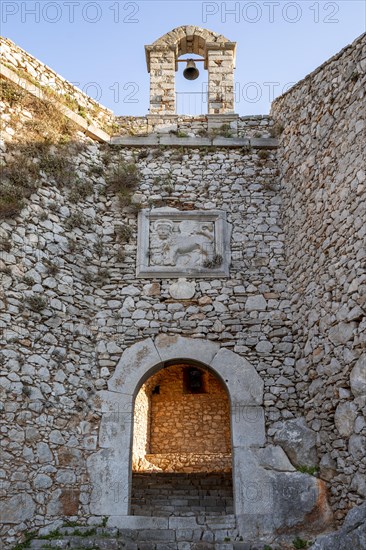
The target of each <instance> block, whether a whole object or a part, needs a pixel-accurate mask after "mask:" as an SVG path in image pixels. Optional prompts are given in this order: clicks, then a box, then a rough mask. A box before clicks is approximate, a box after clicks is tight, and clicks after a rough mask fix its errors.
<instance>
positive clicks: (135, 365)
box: [87, 334, 327, 537]
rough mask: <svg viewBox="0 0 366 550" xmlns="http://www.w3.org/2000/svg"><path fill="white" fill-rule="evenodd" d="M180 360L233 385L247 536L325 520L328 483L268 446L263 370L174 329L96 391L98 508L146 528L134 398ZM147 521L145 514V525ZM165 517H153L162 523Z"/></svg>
mask: <svg viewBox="0 0 366 550" xmlns="http://www.w3.org/2000/svg"><path fill="white" fill-rule="evenodd" d="M173 360H174V361H175V360H186V361H193V362H198V363H202V364H203V365H206V366H207V367H208V368H210V369H211V370H212V371H213V372H214V373H215V374H216V375H217V377H218V378H219V379H221V381H222V382H223V384H224V385H225V387H226V388H227V392H228V395H229V398H230V404H231V411H230V414H231V437H232V463H233V474H232V475H233V486H234V508H235V517H236V524H237V527H238V529H239V530H240V533H241V534H242V535H243V536H245V537H251V536H258V534H261V535H262V534H263V535H264V534H266V533H274V532H275V531H276V530H277V529H282V528H286V529H288V528H293V527H296V526H297V525H300V524H302V523H303V522H304V521H305V522H307V521H308V520H307V518H308V517H309V518H310V517H314V518H317V519H316V520H314V521H315V523H316V522H317V521H318V520H319V521H321V522H324V521H325V518H326V514H327V507H326V499H325V496H324V495H325V489H324V484H322V482H321V481H320V480H319V479H316V478H313V477H312V476H309V475H306V474H301V473H299V472H297V471H296V470H295V468H294V467H293V466H292V465H291V463H290V462H289V461H288V458H287V456H286V455H285V453H284V452H283V450H282V449H281V448H280V447H273V446H271V445H269V446H265V443H266V438H265V423H264V411H263V408H262V400H263V381H262V379H261V377H260V376H259V375H258V373H257V371H256V370H255V368H254V367H253V366H252V365H251V364H250V363H249V362H248V361H247V360H246V359H244V358H243V357H241V356H239V355H238V354H236V353H234V352H232V351H230V350H228V349H226V348H221V347H220V346H219V344H217V343H215V342H211V341H206V340H203V339H197V338H185V337H182V336H178V335H167V334H161V335H159V336H157V337H156V338H155V340H152V339H151V338H147V339H145V340H141V341H140V342H138V343H136V344H134V345H132V346H131V347H129V348H127V349H126V350H125V351H124V352H123V354H122V357H121V359H120V360H119V362H118V364H117V367H116V370H115V373H114V374H113V376H112V377H111V379H110V380H109V382H108V390H103V391H100V392H98V393H97V394H96V396H95V400H94V409H95V410H96V411H99V412H100V413H101V416H102V418H101V423H100V427H99V437H98V447H97V450H96V452H94V453H93V454H91V455H90V456H89V458H88V460H87V469H88V473H89V480H90V484H91V496H90V504H89V509H90V513H91V514H93V515H95V516H109V520H108V525H109V526H117V527H129V526H130V527H132V528H135V527H136V525H140V524H139V523H138V519H137V520H136V516H130V515H129V512H130V491H131V480H132V467H131V460H132V445H133V439H132V434H133V410H134V399H135V396H136V394H137V391H138V389H139V388H140V386H141V384H143V382H144V381H145V380H147V379H148V378H149V377H150V376H151V375H152V374H153V373H155V372H157V371H158V370H159V369H161V368H162V367H163V366H164V364H165V363H166V362H170V361H173ZM288 495H290V496H291V499H290V500H289V499H288ZM140 519H141V518H140ZM147 520H148V518H143V522H144V524H145V523H146V521H147ZM158 520H159V521H160V519H159V518H150V520H149V521H150V522H151V525H155V523H156V522H158ZM164 521H165V523H164ZM164 521H163V520H161V524H162V525H163V524H164V525H166V527H165V528H167V525H168V520H164ZM309 521H310V520H309ZM154 522H155V523H154ZM169 522H170V520H169ZM169 525H170V523H169Z"/></svg>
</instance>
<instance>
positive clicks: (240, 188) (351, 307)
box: [0, 39, 365, 541]
mask: <svg viewBox="0 0 366 550" xmlns="http://www.w3.org/2000/svg"><path fill="white" fill-rule="evenodd" d="M363 43H364V42H363V40H361V39H360V40H359V41H357V42H356V43H355V44H354V45H353V46H352V47H350V48H348V49H346V50H344V51H343V52H341V54H340V55H339V57H337V58H335V59H333V60H331V61H330V62H329V63H327V64H325V65H324V66H323V67H322V68H321V72H319V73H317V72H315V73H314V74H313V75H310V76H309V77H307V79H305V80H304V81H303V82H302V83H299V84H298V85H297V86H295V87H294V88H293V89H292V90H290V91H289V92H288V93H287V94H286V95H285V96H283V97H282V98H280V99H279V100H277V101H276V102H275V104H274V106H273V113H272V116H273V120H274V121H275V125H276V126H277V127H279V126H283V127H284V129H283V132H282V136H281V142H280V146H279V149H278V152H276V150H275V149H273V148H272V146H271V148H266V147H263V146H262V148H255V147H253V148H250V147H249V148H248V147H243V148H240V147H227V146H222V147H215V149H214V150H212V147H207V146H206V147H192V148H189V147H181V148H180V147H167V146H164V147H162V146H140V147H139V146H138V145H137V146H134V147H125V146H115V147H113V146H112V147H111V146H108V150H106V146H101V145H99V144H96V143H93V142H92V141H91V140H90V139H87V138H85V137H83V136H82V135H81V134H79V135H78V137H77V140H80V141H83V142H84V144H85V145H86V147H85V148H84V149H82V150H81V151H79V152H77V153H76V154H75V156H74V162H75V165H76V167H77V171H78V175H79V178H80V180H81V181H88V182H91V183H92V191H91V192H90V193H89V194H88V195H87V196H86V197H84V196H83V197H82V198H81V199H80V200H78V201H77V202H76V203H75V202H71V201H70V196H69V191H68V190H67V189H65V188H63V187H62V186H59V185H57V183H56V182H55V179H54V178H52V177H49V176H47V175H45V176H44V177H43V179H42V182H41V186H40V187H39V188H38V190H36V191H35V192H34V193H33V194H32V195H31V197H30V200H28V201H27V203H26V205H25V207H24V208H23V210H22V212H21V214H20V215H18V216H16V217H13V218H12V219H5V220H4V221H2V222H1V225H0V228H1V229H0V237H1V239H2V243H10V246H9V245H8V244H6V246H4V245H3V250H2V251H1V253H0V254H1V257H0V270H1V279H2V281H1V283H2V289H3V290H2V294H1V297H0V299H1V307H2V326H1V346H2V352H1V387H2V392H3V398H2V407H3V409H2V410H3V415H2V419H1V422H2V435H3V443H2V451H1V452H2V457H3V459H4V466H3V468H2V470H1V476H2V480H3V481H2V487H1V489H2V494H1V496H2V498H3V499H4V508H3V510H4V511H5V512H4V518H5V520H4V522H5V523H4V526H3V527H2V531H1V535H2V537H3V539H4V540H8V541H9V540H11V539H13V540H14V539H15V537H16V536H17V534H19V533H20V532H22V531H24V529H25V528H27V529H31V528H39V527H43V526H44V525H47V524H53V525H54V526H55V525H56V526H57V520H58V519H60V518H62V517H64V516H65V515H68V516H70V518H71V519H76V518H79V519H80V518H88V516H89V515H90V512H89V505H90V486H89V485H88V473H87V469H86V460H87V458H88V456H90V455H91V454H92V453H93V452H95V449H96V448H97V446H98V431H99V424H100V414H99V413H98V412H97V407H95V406H94V403H93V399H94V396H95V393H96V392H97V391H99V390H103V389H106V387H107V380H108V379H109V378H110V376H111V375H112V374H113V372H114V369H115V367H116V364H117V363H118V361H119V359H120V357H121V353H122V352H123V350H124V349H126V347H128V346H130V345H131V344H133V343H135V342H138V341H139V340H141V339H142V338H146V337H152V338H154V337H155V336H156V335H157V334H160V333H173V334H181V335H184V336H190V337H194V338H205V339H209V340H214V341H217V342H218V343H219V344H220V345H221V346H223V347H227V348H228V349H231V350H233V351H235V352H236V353H238V354H240V355H242V356H243V357H245V358H246V359H248V360H249V361H250V362H251V363H252V364H253V366H254V367H255V368H256V370H257V372H258V373H259V374H260V376H261V377H262V379H263V381H264V385H265V394H264V407H265V415H266V424H267V435H268V437H269V441H275V442H276V441H279V440H280V439H281V433H282V432H281V428H283V424H280V423H281V422H287V421H291V420H292V419H295V418H296V417H299V416H303V415H305V417H306V420H307V423H308V426H309V427H310V428H311V429H312V430H313V431H314V432H315V435H314V434H313V436H314V437H313V439H312V441H314V442H316V444H317V449H318V458H319V459H320V466H321V467H320V476H321V477H322V478H323V479H326V480H327V481H328V484H329V488H330V495H331V504H332V506H333V509H334V511H335V512H336V517H337V518H341V517H342V516H343V515H344V513H345V512H346V511H347V510H348V508H349V507H350V506H353V505H354V504H357V503H359V502H360V501H361V497H362V496H364V494H365V493H364V491H365V489H364V485H362V479H363V478H362V474H363V472H364V470H363V468H364V465H363V464H362V461H363V460H364V458H363V457H362V456H361V450H362V445H364V439H362V438H363V437H364V435H363V434H364V431H365V420H364V418H363V416H362V407H364V406H365V403H364V393H365V387H364V382H363V378H362V376H363V375H362V372H363V371H362V368H364V364H363V363H362V356H361V347H362V342H363V339H364V336H363V335H364V332H365V330H364V326H363V324H362V319H361V317H362V315H364V307H365V304H364V302H363V301H362V290H363V286H364V285H363V281H364V277H365V269H364V265H365V264H364V255H363V254H364V252H363V250H364V249H363V248H362V246H361V242H362V239H364V238H365V237H364V224H362V222H361V220H362V219H364V213H362V207H364V202H362V200H363V201H364V195H365V190H364V186H363V180H362V178H363V177H364V173H363V172H362V166H361V161H360V159H362V151H361V145H360V143H361V142H360V141H359V142H358V141H357V140H361V136H362V132H364V130H363V126H362V121H360V110H359V109H357V104H358V102H361V99H362V93H364V92H363V88H362V86H361V78H362V72H361V71H363V73H364V69H365V67H364V66H363V65H362V61H361V53H360V52H361V51H362V48H364V46H363ZM350 65H352V66H353V65H354V68H353V70H352V72H350V74H349V78H348V79H347V80H345V78H344V74H343V72H342V73H341V76H339V67H341V68H342V71H343V67H347V69H345V70H347V71H348V67H349V66H350ZM356 72H357V75H359V76H358V77H357V78H356V76H357V75H356V74H355V73H356ZM347 74H348V73H347ZM335 76H336V77H337V78H338V80H337V87H338V90H339V88H340V87H341V90H340V91H339V95H335V98H334V99H333V100H331V99H330V98H329V101H328V102H327V103H324V104H322V103H321V102H320V101H319V99H318V97H317V95H316V94H317V89H318V86H322V87H326V86H327V85H328V84H327V83H329V86H331V81H332V80H333V82H334V77H335ZM318 81H319V84H318ZM321 90H322V91H321V92H319V94H320V95H321V97H322V99H324V98H326V97H327V95H326V93H324V90H323V88H321ZM306 93H307V94H308V96H307V97H308V98H309V103H308V104H307V107H304V94H306ZM352 99H353V101H351V100H352ZM2 106H3V107H4V113H5V120H6V133H5V138H6V139H5V143H2V145H1V150H2V159H3V161H4V162H5V163H7V162H9V159H10V158H11V154H9V144H10V143H12V144H13V145H14V144H16V143H17V139H18V130H19V124H20V125H21V124H22V121H24V120H26V119H27V118H28V114H27V113H24V112H19V109H18V110H17V107H16V106H14V105H12V104H10V103H9V102H7V101H6V100H3V101H2ZM330 106H331V107H330ZM329 108H332V109H334V114H333V116H332V117H331V115H330V114H329V113H328V109H329ZM345 109H347V116H346V114H345V112H344V110H345ZM310 116H311V120H310ZM297 117H298V118H297ZM315 117H316V118H315ZM322 117H323V118H322ZM126 120H128V124H129V125H130V127H132V128H133V127H134V121H133V120H131V119H125V122H126ZM146 120H147V119H146ZM222 120H223V122H222V124H227V121H226V120H225V118H224V117H223V119H222ZM241 120H243V121H244V122H243V125H242V129H243V128H244V129H243V133H242V134H241V136H243V135H248V134H247V133H246V132H247V131H248V132H249V135H250V128H255V129H254V130H253V132H260V133H261V132H262V129H261V128H264V130H263V132H264V134H262V137H266V135H268V136H269V135H271V134H270V132H269V131H268V128H269V127H270V126H273V120H271V119H269V118H267V117H260V118H258V119H256V120H255V119H253V118H250V119H246V118H245V117H241V118H240V119H239V121H238V120H231V121H230V122H229V124H230V126H231V128H232V129H233V130H234V132H235V131H236V130H235V124H237V125H238V124H240V121H241ZM141 121H142V122H143V124H142V126H144V125H145V126H144V127H145V130H144V131H143V133H149V131H150V130H149V129H148V128H147V129H146V122H145V119H138V120H137V122H136V126H137V128H138V129H137V131H135V130H132V132H131V133H141V132H140V130H139V128H141ZM315 121H316V122H315ZM250 122H252V124H250ZM257 122H258V123H259V124H258V126H259V128H256V127H255V124H256V123H257ZM320 122H321V124H320ZM119 123H120V121H119ZM163 123H164V118H161V121H160V123H158V124H163ZM176 123H177V120H176V118H175V119H174V120H173V122H172V124H176ZM178 123H180V121H179V120H178ZM182 123H183V124H184V125H185V130H181V129H180V128H178V126H177V130H175V128H173V131H187V132H190V126H189V121H188V120H187V119H184V120H183V121H182ZM208 123H209V120H208V119H206V118H205V119H204V121H203V123H202V121H201V122H200V123H199V125H198V129H199V130H200V129H201V124H203V125H204V126H205V125H206V124H207V125H208ZM316 123H319V124H316ZM312 125H314V126H312ZM346 125H349V126H346ZM153 126H154V125H153ZM216 127H217V124H216ZM207 128H208V126H207ZM219 128H220V126H219ZM237 128H238V126H237ZM204 130H205V128H204ZM356 131H357V132H356ZM163 132H164V130H163ZM196 132H197V125H196V121H195V120H192V133H193V134H196ZM266 132H268V133H267V134H266ZM316 132H318V135H316ZM239 135H240V134H239ZM252 135H253V136H254V134H252ZM254 137H260V136H259V135H256V136H254ZM330 140H331V141H330ZM358 144H359V145H358ZM315 146H316V147H317V151H318V152H316V151H314V154H310V155H308V154H306V155H305V153H304V152H305V151H306V148H309V147H315ZM20 149H21V148H20ZM316 154H317V155H321V157H316ZM277 155H278V158H277ZM302 155H304V158H302ZM299 159H300V161H299ZM278 160H279V162H278ZM320 160H322V162H323V168H322V172H321V173H319V172H316V167H317V166H318V163H319V161H320ZM130 162H135V163H136V165H137V167H138V169H139V171H140V173H141V179H140V181H139V185H138V188H137V189H136V192H135V195H134V197H133V202H132V204H129V205H126V206H124V207H123V208H122V210H121V205H120V204H119V202H118V199H117V197H116V196H115V195H113V193H110V192H107V191H106V172H107V171H108V169H109V167H110V166H111V165H112V166H118V165H122V166H124V165H125V164H126V163H130ZM311 163H313V164H311ZM336 168H337V172H336ZM354 168H355V170H354ZM328 170H329V173H328V172H327V171H328ZM337 173H342V174H344V175H345V177H343V178H342V179H337V178H336V177H334V174H336V176H337ZM336 182H337V184H336ZM320 201H321V202H320ZM346 201H347V202H346ZM345 202H346V204H347V205H348V206H347V211H345V210H344V209H343V205H344V204H345ZM320 204H321V206H320ZM162 205H164V206H168V207H174V208H178V209H180V210H192V209H197V210H207V211H208V210H212V209H220V210H224V211H225V212H226V213H227V219H228V222H229V224H230V225H231V229H232V232H231V254H232V263H231V267H230V275H229V277H222V278H216V279H209V280H199V279H196V280H195V281H194V283H195V289H194V290H195V293H194V296H193V298H192V299H191V300H189V301H188V300H186V301H184V300H179V299H174V298H172V297H171V294H170V291H169V288H170V286H171V284H172V283H173V282H174V279H165V278H164V279H159V280H146V279H145V280H143V279H139V278H136V254H137V210H138V208H141V207H145V208H153V207H157V206H162ZM295 212H296V214H295ZM328 212H329V214H328V215H326V214H327V213H328ZM299 216H300V217H299ZM330 220H332V223H331V224H328V222H329V221H330ZM126 226H127V227H128V231H127V232H126V229H125V228H126ZM314 228H316V230H318V231H319V234H315V231H314ZM337 228H339V233H337ZM341 228H342V231H341V230H340V229H341ZM121 229H122V231H121ZM323 231H324V237H325V239H324V240H323V237H322V234H323V233H322V232H323ZM346 232H347V233H346ZM127 234H128V237H126V235H127ZM122 235H124V237H123V238H122ZM342 257H344V258H345V259H344V260H343V259H342ZM312 266H316V267H314V268H313V267H312ZM340 289H341V290H340ZM37 296H38V297H40V296H42V297H43V298H44V299H45V303H44V304H43V305H44V307H42V308H41V309H39V308H38V310H37V308H36V307H35V305H36V303H37V301H36V300H34V299H33V301H32V297H37ZM29 299H31V302H29ZM30 303H31V304H33V306H32V307H30ZM305 329H306V330H305ZM351 373H352V374H351ZM350 384H351V386H350ZM334 391H336V393H334ZM335 409H336V411H335ZM334 413H335V418H334V416H333V415H334ZM345 430H347V433H346V432H345ZM55 521H56V523H55Z"/></svg>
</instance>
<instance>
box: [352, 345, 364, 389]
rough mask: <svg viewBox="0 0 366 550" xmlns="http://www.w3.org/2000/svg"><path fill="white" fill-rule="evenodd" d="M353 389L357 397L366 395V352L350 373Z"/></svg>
mask: <svg viewBox="0 0 366 550" xmlns="http://www.w3.org/2000/svg"><path fill="white" fill-rule="evenodd" d="M350 383H351V390H352V393H353V395H354V396H355V397H359V396H366V354H363V355H361V357H360V358H359V360H358V361H357V363H356V364H355V366H354V367H353V369H352V371H351V374H350Z"/></svg>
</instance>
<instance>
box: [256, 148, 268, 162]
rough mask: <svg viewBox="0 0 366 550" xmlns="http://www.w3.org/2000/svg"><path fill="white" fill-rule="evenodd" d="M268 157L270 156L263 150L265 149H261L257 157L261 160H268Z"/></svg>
mask: <svg viewBox="0 0 366 550" xmlns="http://www.w3.org/2000/svg"><path fill="white" fill-rule="evenodd" d="M269 155H270V152H269V151H267V150H265V149H264V150H263V149H261V150H260V151H258V157H259V158H260V159H261V160H266V159H268V157H269Z"/></svg>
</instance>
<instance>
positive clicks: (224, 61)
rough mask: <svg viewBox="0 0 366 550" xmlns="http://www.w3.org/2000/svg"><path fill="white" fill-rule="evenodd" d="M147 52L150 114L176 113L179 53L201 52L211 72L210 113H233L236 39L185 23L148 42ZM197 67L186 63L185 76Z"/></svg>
mask: <svg viewBox="0 0 366 550" xmlns="http://www.w3.org/2000/svg"><path fill="white" fill-rule="evenodd" d="M145 52H146V62H147V70H148V72H149V73H150V114H151V115H175V114H176V94H175V72H176V71H177V70H178V61H179V57H181V56H182V55H185V54H188V53H194V54H196V55H198V56H200V57H201V58H202V60H203V62H204V63H203V66H204V69H205V70H207V73H208V85H207V104H208V113H207V114H218V115H220V114H232V113H234V68H235V52H236V42H230V41H229V40H228V39H227V38H225V37H224V36H222V35H220V34H218V33H215V32H213V31H209V30H207V29H201V28H200V27H194V26H183V27H177V28H176V29H173V30H172V31H170V32H168V33H167V34H164V36H162V37H161V38H158V39H157V40H155V42H153V44H151V45H149V46H145ZM189 63H190V61H189ZM195 71H197V69H196V68H195V67H194V66H193V65H187V68H186V69H185V76H186V75H187V74H188V75H195V74H197V73H195ZM186 78H187V76H186ZM188 80H194V78H189V77H188ZM203 93H206V92H203ZM202 114H204V113H202Z"/></svg>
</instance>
